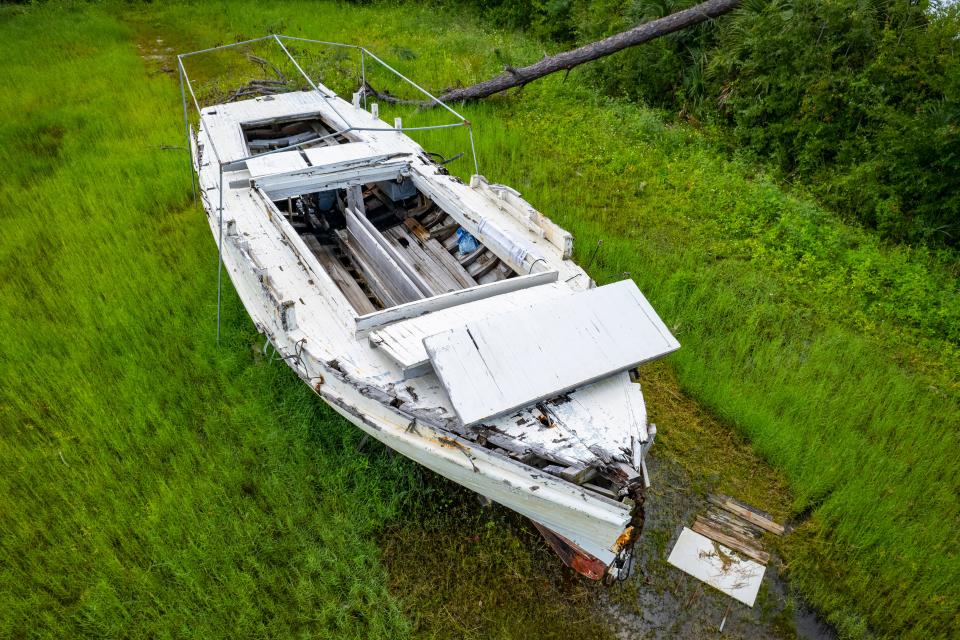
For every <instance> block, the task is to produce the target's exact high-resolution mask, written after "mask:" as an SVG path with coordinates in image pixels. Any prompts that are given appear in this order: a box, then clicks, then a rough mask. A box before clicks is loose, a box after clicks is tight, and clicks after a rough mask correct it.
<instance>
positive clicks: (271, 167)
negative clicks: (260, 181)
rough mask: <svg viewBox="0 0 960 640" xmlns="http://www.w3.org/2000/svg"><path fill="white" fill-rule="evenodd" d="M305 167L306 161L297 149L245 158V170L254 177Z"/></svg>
mask: <svg viewBox="0 0 960 640" xmlns="http://www.w3.org/2000/svg"><path fill="white" fill-rule="evenodd" d="M306 168H307V161H306V160H304V159H303V156H302V155H300V151H299V150H297V151H283V152H280V153H271V154H268V155H261V156H257V157H256V158H251V159H250V160H247V170H248V171H250V177H251V178H254V179H256V178H260V177H262V176H269V175H273V174H275V173H283V172H285V171H297V170H299V169H306Z"/></svg>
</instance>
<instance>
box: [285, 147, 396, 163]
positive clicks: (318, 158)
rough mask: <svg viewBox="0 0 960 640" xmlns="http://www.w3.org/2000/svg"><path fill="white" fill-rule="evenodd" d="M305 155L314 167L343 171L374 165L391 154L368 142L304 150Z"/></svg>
mask: <svg viewBox="0 0 960 640" xmlns="http://www.w3.org/2000/svg"><path fill="white" fill-rule="evenodd" d="M303 153H304V155H306V156H307V159H308V160H309V161H310V166H313V167H329V168H330V169H331V170H334V169H343V168H345V167H348V166H355V165H358V164H373V163H375V162H379V161H381V160H385V159H386V158H389V157H390V156H391V155H395V154H390V153H385V152H383V151H381V150H378V149H375V148H373V147H372V146H371V145H369V144H367V143H366V142H347V143H344V144H335V145H330V146H326V147H313V148H310V149H304V151H303Z"/></svg>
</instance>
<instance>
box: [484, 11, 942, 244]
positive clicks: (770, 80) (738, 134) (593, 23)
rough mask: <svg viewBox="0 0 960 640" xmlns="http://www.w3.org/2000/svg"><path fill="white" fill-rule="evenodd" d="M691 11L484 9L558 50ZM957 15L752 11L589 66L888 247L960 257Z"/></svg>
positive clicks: (603, 82) (607, 83)
mask: <svg viewBox="0 0 960 640" xmlns="http://www.w3.org/2000/svg"><path fill="white" fill-rule="evenodd" d="M696 2H697V0H667V1H663V0H629V1H626V2H622V1H611V0H566V1H562V2H546V3H518V2H512V1H511V0H505V1H503V2H494V3H492V4H489V3H482V4H483V5H484V6H485V7H486V9H485V11H486V12H487V14H488V15H489V16H490V17H491V18H492V19H494V20H496V21H498V22H501V23H506V24H510V25H512V26H522V27H525V28H527V29H529V30H531V31H533V32H534V33H536V34H538V35H540V36H541V37H546V38H551V39H554V40H557V41H559V42H560V43H562V44H563V45H565V46H569V45H572V44H573V43H575V42H584V41H592V40H597V39H600V38H601V37H604V36H607V35H610V34H611V33H616V32H618V31H622V30H624V29H628V28H630V27H631V26H633V25H635V24H638V23H640V22H645V21H648V20H652V19H655V18H659V17H662V16H664V15H667V14H669V13H673V12H675V11H677V10H679V9H682V8H685V7H687V6H690V5H693V4H696ZM958 35H960V7H958V6H957V5H955V4H954V5H947V6H946V7H942V6H940V5H939V4H936V3H934V4H932V5H931V3H929V2H908V1H906V0H834V1H831V2H822V1H820V0H748V1H747V2H744V3H743V6H742V7H741V8H740V9H739V10H736V11H734V12H733V13H732V14H730V15H729V16H724V17H723V18H721V19H719V20H717V21H715V22H714V23H710V24H703V25H700V26H698V27H695V28H692V29H688V30H685V31H682V32H678V33H676V34H672V35H670V36H668V37H665V38H661V39H659V40H656V41H654V42H651V43H648V44H646V45H644V46H642V47H637V48H634V49H631V50H628V51H625V52H622V53H620V54H617V55H616V56H614V57H612V58H609V59H606V60H602V61H600V62H598V63H597V64H594V65H591V67H590V69H589V70H588V71H587V73H588V74H590V75H591V76H592V77H593V78H594V79H595V81H596V82H597V84H598V85H599V86H600V87H601V88H602V89H603V90H604V91H606V92H607V93H609V94H610V95H616V96H625V97H628V98H630V99H634V100H639V101H641V102H643V103H646V104H649V105H652V106H656V107H661V108H664V109H668V110H670V111H671V112H673V113H678V112H679V114H680V115H682V116H686V117H687V118H690V119H693V120H697V119H699V120H702V121H704V122H706V123H711V124H715V125H718V126H719V128H718V129H717V133H718V134H719V137H720V138H723V139H724V140H725V141H726V143H727V145H728V147H729V148H731V149H735V150H736V151H737V152H738V153H743V154H747V155H748V156H750V157H752V158H759V159H762V160H763V161H764V162H767V163H769V164H770V165H771V166H772V167H775V169H776V172H777V173H776V176H777V177H778V179H780V180H786V181H789V182H796V183H799V184H802V185H805V186H806V187H807V188H808V189H809V190H810V191H811V192H812V193H814V194H815V195H816V196H817V198H819V199H820V201H821V202H822V203H823V204H824V205H826V206H827V207H828V208H830V209H832V210H834V211H837V212H839V213H841V214H842V215H844V216H845V217H846V218H847V219H848V220H852V221H858V222H859V223H861V224H864V225H866V226H869V227H872V228H875V229H877V230H878V231H879V232H880V233H881V235H882V236H883V237H885V238H888V239H893V240H896V241H908V242H918V241H922V242H926V243H932V244H934V245H950V246H956V245H957V243H958V242H960V171H957V166H958V163H960V40H958Z"/></svg>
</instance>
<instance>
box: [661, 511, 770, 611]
mask: <svg viewBox="0 0 960 640" xmlns="http://www.w3.org/2000/svg"><path fill="white" fill-rule="evenodd" d="M667 562H669V563H670V564H672V565H673V566H675V567H676V568H678V569H680V570H681V571H683V572H685V573H689V574H690V575H692V576H693V577H694V578H696V579H697V580H702V581H703V582H706V583H707V584H708V585H710V586H711V587H713V588H715V589H719V590H720V591H722V592H724V593H725V594H727V595H728V596H730V597H731V598H734V599H735V600H739V601H740V602H742V603H743V604H745V605H747V606H748V607H752V606H753V603H754V602H756V600H757V593H758V592H759V591H760V583H761V582H763V573H764V571H766V569H767V568H766V567H765V566H763V565H762V564H758V563H756V562H754V561H753V560H748V559H747V558H744V557H743V556H741V555H739V554H737V553H736V552H735V551H732V550H731V549H728V548H727V547H725V546H723V545H722V544H720V543H719V542H715V541H714V540H711V539H710V538H707V537H706V536H702V535H700V534H699V533H697V532H696V531H693V530H692V529H688V528H687V527H684V528H683V531H681V532H680V537H679V538H677V544H675V545H674V546H673V551H671V552H670V557H669V558H667Z"/></svg>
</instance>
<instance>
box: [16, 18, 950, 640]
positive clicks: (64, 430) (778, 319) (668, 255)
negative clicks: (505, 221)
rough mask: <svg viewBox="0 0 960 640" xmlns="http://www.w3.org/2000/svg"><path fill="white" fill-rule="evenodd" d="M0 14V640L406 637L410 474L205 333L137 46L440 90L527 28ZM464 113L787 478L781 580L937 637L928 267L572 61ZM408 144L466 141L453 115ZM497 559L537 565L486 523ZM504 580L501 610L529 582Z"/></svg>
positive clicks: (171, 102) (887, 631)
mask: <svg viewBox="0 0 960 640" xmlns="http://www.w3.org/2000/svg"><path fill="white" fill-rule="evenodd" d="M0 31H2V33H3V36H4V37H3V39H2V41H0V50H2V54H3V59H4V60H5V61H6V66H5V71H4V74H5V76H6V83H5V85H6V86H7V88H8V90H7V91H5V92H4V93H3V94H2V95H0V108H2V112H3V113H4V114H5V117H4V120H3V122H2V124H0V141H2V145H0V155H2V157H3V159H4V163H3V164H4V166H5V171H4V173H3V177H2V181H0V205H2V211H3V219H4V222H5V223H6V224H5V225H4V234H3V236H2V239H0V269H2V274H3V278H2V280H0V320H2V325H0V326H3V328H4V331H3V332H2V333H0V380H2V381H3V385H2V390H0V419H2V432H0V460H2V463H0V464H2V465H3V473H2V474H0V536H2V537H0V553H2V556H3V563H2V565H0V602H2V611H0V635H6V636H13V637H19V636H24V635H29V632H30V631H34V632H35V634H36V635H56V636H73V635H89V636H134V637H140V636H203V637H211V636H222V635H230V636H249V635H262V634H270V635H279V636H289V635H297V636H301V635H338V636H356V637H375V636H382V637H397V636H403V635H407V634H408V633H410V632H411V631H420V632H427V633H432V632H433V631H436V632H437V633H439V631H437V630H439V629H441V628H443V626H444V619H443V617H442V616H438V615H427V614H426V613H424V614H423V615H421V616H419V617H416V616H413V617H412V616H411V614H410V607H409V605H408V604H405V602H408V601H404V599H403V598H404V594H405V593H408V591H407V590H408V589H409V590H411V591H416V590H415V589H414V588H413V587H412V586H411V585H410V584H408V583H406V582H404V580H403V579H398V578H395V579H393V581H392V584H393V585H394V589H393V590H392V591H391V590H389V589H388V588H387V584H388V583H390V579H389V577H388V576H387V573H386V571H385V570H384V568H383V565H382V564H381V562H380V560H379V558H380V553H381V551H380V550H379V549H378V545H377V536H378V535H379V534H380V533H381V532H382V531H383V530H384V528H385V527H388V526H393V525H390V523H391V522H396V518H397V516H403V514H407V515H409V514H410V513H411V509H412V512H413V513H419V511H417V510H418V509H422V508H423V506H422V505H423V504H424V502H425V501H426V500H427V499H428V497H429V496H430V495H432V494H430V492H429V490H428V488H426V487H425V483H424V481H423V480H422V478H421V476H420V474H419V473H417V472H416V471H415V470H414V469H413V468H412V466H411V465H409V464H407V463H405V462H403V461H402V460H400V459H398V458H392V457H389V456H386V455H382V454H381V453H380V452H377V453H375V454H374V455H361V454H358V453H357V452H356V451H355V445H356V442H357V439H358V438H357V436H356V434H355V432H354V431H353V430H352V429H351V428H350V427H349V426H347V425H345V424H344V423H343V422H342V421H341V420H339V419H336V418H334V416H333V414H332V412H330V411H328V410H326V409H325V408H324V407H323V405H322V403H319V402H318V401H316V400H315V398H313V397H312V395H311V394H310V393H309V391H308V390H307V389H306V388H305V387H303V386H302V385H300V384H298V382H297V381H296V379H295V378H294V377H293V376H292V375H290V374H288V373H287V372H286V371H285V369H284V367H283V366H282V365H280V363H277V362H272V363H271V362H269V361H268V360H266V359H264V358H262V357H261V356H260V355H259V352H258V351H257V347H258V346H259V345H258V344H257V340H256V338H257V336H256V334H255V331H254V330H253V328H252V326H250V323H249V322H248V321H247V320H246V318H245V317H244V315H243V311H242V308H241V307H240V306H239V303H238V302H237V300H236V299H235V298H234V297H233V296H232V294H231V295H228V298H227V302H226V305H225V310H226V324H225V336H224V340H223V344H224V347H223V348H221V349H219V350H218V349H216V348H215V346H214V344H213V341H212V330H213V325H212V322H213V318H214V317H215V307H214V304H215V299H214V298H213V297H212V295H211V294H212V292H213V290H214V287H215V264H216V256H215V248H214V245H213V244H212V243H211V241H210V239H209V237H208V236H209V234H208V232H207V231H206V229H205V225H204V222H203V219H202V217H201V215H200V214H199V213H198V211H197V209H196V208H195V207H194V206H193V205H192V204H191V203H190V200H189V192H190V189H189V178H188V174H187V171H186V159H185V156H184V155H183V151H182V150H177V149H169V148H167V147H170V146H177V145H182V144H183V142H182V141H183V134H182V129H181V122H180V120H179V119H178V118H179V113H180V112H179V108H180V107H179V89H178V87H177V85H176V83H175V80H176V75H175V73H174V74H173V75H172V76H171V74H170V73H167V72H165V71H164V68H165V67H166V68H171V65H170V63H169V57H168V55H169V54H168V53H167V52H166V48H167V47H171V48H175V49H176V50H178V51H181V50H187V49H191V48H199V47H203V46H209V45H211V44H216V43H220V42H227V41H234V40H239V39H244V38H249V37H255V36H259V35H262V34H264V33H267V32H270V31H281V32H287V33H290V34H293V35H304V36H309V37H317V38H326V39H336V40H342V41H348V42H364V43H365V44H367V45H368V46H370V47H371V48H372V49H373V50H374V51H377V52H379V53H381V55H382V56H384V57H385V58H386V59H387V60H388V61H389V62H391V63H392V64H395V65H396V66H398V68H400V69H401V70H402V71H404V72H408V73H409V74H410V75H412V76H413V77H414V78H416V79H417V80H418V81H421V82H422V83H423V84H424V85H426V86H428V87H434V88H442V87H444V86H447V85H451V84H454V83H456V82H457V81H458V80H460V81H465V82H466V81H470V80H475V79H479V78H480V77H483V76H484V75H486V74H489V73H491V72H493V71H496V70H498V69H499V68H501V67H502V66H503V64H505V63H519V62H522V61H525V60H532V59H536V58H537V57H539V56H541V55H542V53H543V51H542V47H541V45H539V44H538V43H536V42H532V41H529V40H526V39H523V38H522V37H520V36H518V35H516V34H505V33H499V32H493V31H490V30H489V29H487V28H485V27H484V26H483V25H481V24H479V23H477V22H476V21H474V20H472V19H469V18H466V19H464V18H458V19H457V20H454V21H451V20H449V19H447V18H445V17H444V16H442V15H439V14H438V12H437V11H435V10H430V9H425V8H422V7H413V6H402V7H399V8H398V7H395V6H384V7H362V8H357V7H352V6H351V7H347V6H339V5H332V4H320V5H316V4H309V5H301V4H295V3H285V4H283V5H279V6H273V5H271V6H266V5H263V4H253V3H250V4H244V5H238V4H230V5H219V4H205V5H202V6H184V7H180V6H177V7H173V8H170V7H167V8H162V7H153V6H150V7H147V8H143V9H140V8H135V7H129V6H127V5H123V6H121V5H117V6H106V7H104V6H101V5H90V6H88V5H81V6H79V7H76V8H65V7H56V6H55V7H29V8H6V9H3V10H2V13H0ZM157 38H161V39H162V40H163V42H157ZM138 45H139V48H138ZM317 62H318V64H320V63H321V62H322V63H323V64H326V65H329V64H340V65H342V66H344V67H345V68H348V67H349V64H348V62H349V61H345V60H334V61H333V63H331V62H330V61H329V60H325V61H322V60H319V59H318V61H317ZM201 71H202V69H201ZM373 79H374V80H375V81H380V80H381V78H379V77H377V76H373ZM383 81H384V82H385V80H383ZM205 89H207V90H210V91H215V90H216V87H205ZM385 111H386V110H385ZM402 113H403V115H404V117H405V123H406V124H408V125H410V124H414V123H420V122H427V121H433V120H436V119H437V118H439V117H440V116H439V114H436V113H433V112H428V113H416V112H413V111H411V110H409V109H405V110H402ZM465 113H466V115H467V117H469V118H470V119H471V120H472V121H474V122H475V132H476V135H477V140H478V155H479V159H480V163H481V172H482V173H484V174H486V175H487V176H488V177H489V178H491V179H492V180H495V181H501V182H505V183H508V184H511V185H512V186H514V187H516V188H518V189H519V190H521V191H522V192H523V193H524V195H525V196H526V197H527V198H528V199H529V200H530V201H531V202H532V203H534V204H535V205H536V206H538V208H540V209H542V210H543V211H545V212H547V213H548V214H549V215H551V216H552V217H553V218H554V220H556V221H557V222H558V223H560V224H562V225H563V226H565V227H567V228H569V229H570V230H571V231H572V232H573V233H574V234H575V236H576V238H577V241H578V245H577V247H578V248H577V252H578V256H579V257H580V259H581V262H587V261H588V260H589V257H590V255H591V254H592V252H593V248H594V247H595V245H596V243H597V241H598V240H603V246H602V248H601V249H600V251H599V252H598V255H597V258H596V260H595V261H594V262H593V264H592V265H591V272H592V274H593V275H594V277H595V278H596V279H598V280H599V281H601V282H605V281H608V280H611V279H614V278H618V277H620V275H621V274H623V273H629V274H630V275H631V276H632V277H633V278H634V279H636V280H637V282H638V283H639V285H640V286H641V288H642V289H643V290H644V291H645V293H647V295H648V297H649V298H650V299H651V300H652V301H653V303H654V305H655V306H656V307H657V309H658V310H659V311H660V313H661V315H662V316H663V317H664V318H665V319H667V321H668V322H669V323H670V324H671V325H672V326H673V328H674V330H675V332H676V334H677V336H678V337H679V338H680V340H681V342H682V343H683V345H684V348H683V349H682V350H681V351H680V352H679V353H678V354H677V355H676V356H673V357H672V358H671V362H672V367H673V368H674V370H675V374H676V376H677V379H678V380H679V383H680V386H681V387H682V389H683V390H685V391H687V392H689V393H691V394H692V395H693V396H695V397H696V398H698V399H700V400H701V401H702V402H703V403H704V404H705V405H706V406H707V407H709V408H710V409H711V410H712V411H713V412H714V413H715V414H716V415H718V416H720V417H721V418H722V419H724V420H726V421H727V422H729V423H730V424H732V425H734V426H735V427H736V428H737V429H738V430H739V431H740V432H741V433H742V434H744V435H746V436H747V437H748V438H749V439H750V440H751V442H752V443H753V445H754V447H755V448H756V450H757V451H758V452H759V453H760V454H761V455H762V456H763V457H764V458H765V459H766V460H767V461H769V462H770V463H772V464H773V465H774V466H775V467H777V468H778V469H780V470H781V471H782V472H783V474H784V475H785V476H786V478H787V480H788V482H789V486H790V490H791V493H792V495H793V504H792V514H793V515H794V516H795V519H796V522H797V523H798V528H797V530H796V531H795V532H794V533H793V534H791V536H790V537H788V538H787V539H786V540H785V541H784V543H783V549H782V551H783V553H784V555H785V557H786V560H787V570H788V575H789V577H790V578H791V580H792V582H793V584H795V585H796V586H798V587H799V588H800V589H801V591H802V593H803V594H804V596H805V597H806V598H807V599H809V600H810V602H811V603H813V604H814V605H815V606H816V607H817V608H818V609H819V610H820V611H822V612H823V613H824V614H825V615H826V616H827V617H828V618H829V619H830V620H831V621H832V622H833V623H834V624H835V625H836V626H837V627H838V629H839V630H840V631H841V633H842V635H844V636H848V637H858V636H866V635H870V634H876V635H880V636H885V637H905V636H912V637H947V636H950V635H951V633H953V632H955V631H956V630H957V629H958V628H960V614H958V605H957V603H958V602H960V560H958V557H957V554H956V551H955V550H956V548H957V547H958V545H960V536H958V533H957V531H958V527H957V525H958V518H960V501H958V497H957V496H958V495H960V464H958V462H957V453H958V442H957V440H958V434H957V430H956V426H957V425H958V424H960V403H958V391H960V390H958V383H957V372H958V371H960V364H958V362H960V351H958V348H957V342H958V339H960V301H958V300H960V297H958V296H957V268H958V267H957V261H956V260H955V259H954V258H953V257H952V256H950V255H945V254H936V253H932V252H930V251H928V250H923V249H917V248H910V247H890V246H884V245H882V244H880V243H879V242H877V241H876V240H875V239H874V238H873V237H872V236H871V235H869V234H868V233H865V232H863V231H860V230H858V229H854V228H850V227H847V226H843V225H841V224H839V223H838V222H836V221H835V219H834V218H833V217H832V216H831V215H830V214H829V213H828V212H825V211H822V210H820V209H817V208H816V207H815V206H813V205H811V204H810V203H809V201H807V200H804V199H803V198H802V197H797V196H791V195H789V194H787V193H785V191H784V190H783V189H782V188H780V187H779V186H777V185H775V184H773V183H771V182H770V181H769V180H767V179H766V178H765V177H764V175H763V174H762V172H759V171H757V170H756V169H755V168H753V167H749V166H745V165H742V164H739V163H737V162H735V161H732V160H729V159H726V158H724V157H722V155H721V154H720V153H719V152H718V151H717V150H716V147H715V146H714V145H712V144H711V142H710V141H709V140H708V139H706V138H705V137H704V136H703V135H701V134H700V133H699V132H697V131H696V130H694V129H691V128H687V127H679V126H667V125H665V124H664V123H663V120H662V119H661V118H660V117H658V115H657V114H656V113H654V112H651V111H646V110H643V109H640V108H638V107H635V106H631V105H627V104H624V103H619V102H613V101H609V100H606V99H602V98H600V97H598V96H597V95H596V94H595V93H594V92H593V91H592V90H591V89H590V88H589V87H587V86H585V85H584V84H583V83H582V82H581V81H580V79H579V78H578V76H577V74H576V72H574V74H572V75H571V76H570V77H569V78H568V79H567V80H566V81H564V80H563V79H562V78H560V77H557V78H551V79H547V80H545V81H543V82H541V83H538V84H535V85H531V86H529V87H527V88H526V89H524V91H523V92H522V93H520V94H519V95H517V96H507V97H502V98H498V99H495V100H491V101H489V102H487V103H485V104H482V105H473V106H469V107H466V108H465ZM457 136H459V137H457ZM421 139H422V141H423V143H424V144H425V146H426V147H427V148H428V149H438V150H441V151H443V152H445V153H446V154H447V155H449V154H450V153H451V152H453V151H456V150H458V149H460V150H462V149H464V148H465V147H464V144H463V143H464V139H463V137H462V132H456V133H445V134H443V135H442V136H440V135H439V134H438V135H435V136H422V137H421ZM468 164H469V163H468V162H467V160H461V161H459V162H457V163H454V164H452V165H451V169H452V170H455V171H457V172H459V173H461V174H463V175H466V174H467V173H469V170H470V167H469V166H468ZM664 437H665V438H670V435H669V434H664ZM674 442H675V443H676V444H677V446H684V445H683V444H682V443H683V440H682V439H679V438H678V439H677V440H675V441H674ZM666 443H667V444H668V445H669V444H670V441H669V440H667V442H666ZM689 446H695V445H694V444H693V443H690V445H689ZM677 455H678V456H681V457H682V456H683V455H684V452H683V451H680V452H678V453H677ZM720 473H723V472H722V471H721V472H720ZM754 490H755V491H757V492H762V491H763V487H756V488H755V489H754ZM743 497H749V496H743ZM411 505H417V506H416V507H411ZM436 508H437V509H442V508H444V507H443V506H442V504H441V505H437V506H436ZM400 540H403V539H402V536H401V537H400ZM408 542H410V544H413V543H414V541H408ZM421 542H422V540H421ZM490 548H496V547H490ZM388 549H390V550H392V552H394V553H396V554H399V556H400V557H404V558H406V557H409V556H408V555H405V554H406V553H407V552H405V550H404V542H399V543H398V542H396V539H395V540H394V542H393V543H391V545H390V546H389V547H388ZM502 554H503V555H502V556H500V557H496V558H495V557H493V556H492V555H491V556H490V561H491V563H493V564H494V566H496V564H495V563H496V562H512V563H513V564H515V565H519V566H525V567H536V563H537V562H538V557H539V556H537V555H536V554H534V555H533V556H531V555H530V554H529V552H527V551H525V550H524V549H523V545H522V544H519V543H517V541H516V539H514V544H513V545H512V546H511V545H503V549H502ZM411 561H412V558H411ZM470 580H471V577H470V576H469V575H465V576H463V577H462V578H461V579H460V580H459V581H458V582H456V583H455V584H453V585H448V588H465V589H469V586H468V585H469V583H470ZM476 582H478V583H480V584H481V585H482V584H483V583H482V581H479V580H478V581H476ZM488 586H489V585H488ZM481 588H482V587H481ZM512 588H513V589H514V590H513V591H512V592H511V593H514V594H517V598H516V599H515V601H517V602H531V603H532V602H535V601H537V600H538V596H537V589H551V588H552V587H550V585H546V586H543V585H541V584H540V583H539V582H537V583H534V582H532V581H524V580H523V579H518V580H517V581H516V584H515V585H514V586H513V587H512ZM398 593H399V594H400V595H399V596H398ZM464 593H465V597H467V596H472V594H473V593H475V592H470V591H465V592H464ZM551 595H552V596H554V597H555V598H556V600H557V604H556V605H555V607H554V608H553V609H551V610H550V611H549V612H548V613H547V614H546V615H543V616H542V617H541V618H539V619H537V620H535V621H529V620H528V621H527V622H525V624H528V625H534V624H536V625H538V626H537V627H536V628H538V629H539V631H540V632H541V634H542V635H544V636H549V635H562V634H563V630H564V629H566V630H567V631H568V632H569V631H570V630H576V631H577V632H576V633H571V635H590V634H593V633H596V632H597V625H596V623H595V621H594V620H593V619H592V618H590V616H589V615H586V614H583V612H582V611H581V609H582V607H580V606H579V603H580V602H581V601H582V599H583V597H584V596H583V591H582V590H580V591H574V592H572V593H560V594H551ZM428 596H429V594H420V595H416V594H414V595H413V596H411V597H415V598H420V601H424V602H429V601H430V599H429V597H428ZM398 598H399V599H398ZM539 599H540V600H549V598H543V597H542V594H541V597H540V598H539ZM519 622H521V623H523V621H519ZM504 625H506V623H505V622H504V621H503V620H495V621H492V622H491V623H490V625H489V626H488V627H483V628H481V630H480V632H479V633H480V634H481V635H482V632H483V630H484V629H486V630H487V631H489V633H488V634H487V635H494V634H496V635H501V636H507V635H511V632H510V630H509V629H508V628H507V627H506V626H504ZM574 625H579V626H574ZM517 628H519V627H517ZM425 630H426V631H425ZM430 630H433V631H430ZM460 631H461V635H462V633H465V632H464V630H460ZM448 633H450V634H451V635H458V634H457V630H452V631H451V630H449V629H448ZM472 633H477V630H476V629H474V630H473V631H472Z"/></svg>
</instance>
